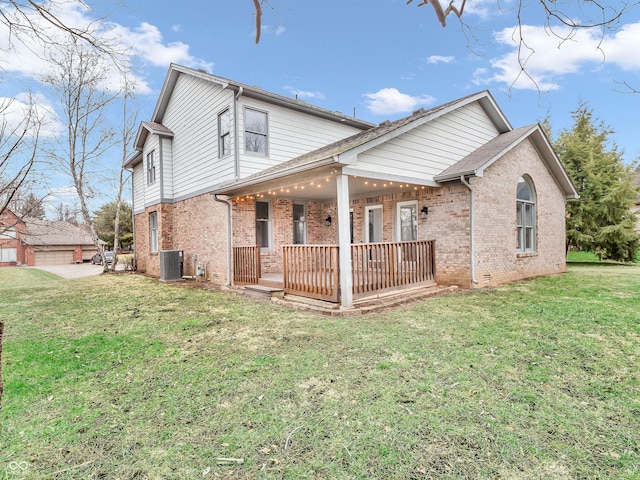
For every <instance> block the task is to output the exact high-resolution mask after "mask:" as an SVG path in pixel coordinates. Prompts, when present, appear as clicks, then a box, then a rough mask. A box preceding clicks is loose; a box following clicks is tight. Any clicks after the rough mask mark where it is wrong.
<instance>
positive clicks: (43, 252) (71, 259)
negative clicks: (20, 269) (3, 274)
mask: <svg viewBox="0 0 640 480" xmlns="http://www.w3.org/2000/svg"><path fill="white" fill-rule="evenodd" d="M97 251H98V250H97V248H96V247H95V245H94V243H93V240H92V238H91V235H90V234H89V232H87V231H86V230H85V229H83V228H81V227H78V226H76V225H73V224H71V223H68V222H59V221H49V220H39V219H35V218H26V219H21V218H19V217H18V216H16V215H15V214H13V212H10V211H8V210H5V212H4V213H3V215H2V217H1V218H0V266H3V267H5V266H13V265H29V266H44V265H64V264H70V263H82V262H83V261H88V260H89V259H90V258H91V257H92V256H93V255H94V254H95V253H96V252H97Z"/></svg>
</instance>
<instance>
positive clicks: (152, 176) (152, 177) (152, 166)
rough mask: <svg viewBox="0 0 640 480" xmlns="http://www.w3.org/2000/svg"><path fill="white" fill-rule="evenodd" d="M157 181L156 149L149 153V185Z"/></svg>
mask: <svg viewBox="0 0 640 480" xmlns="http://www.w3.org/2000/svg"><path fill="white" fill-rule="evenodd" d="M154 183H156V160H155V150H151V151H150V152H149V153H147V185H152V184H154Z"/></svg>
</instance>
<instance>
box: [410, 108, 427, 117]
mask: <svg viewBox="0 0 640 480" xmlns="http://www.w3.org/2000/svg"><path fill="white" fill-rule="evenodd" d="M424 112H426V110H425V109H424V108H419V109H418V110H414V111H413V114H414V115H419V114H421V113H424Z"/></svg>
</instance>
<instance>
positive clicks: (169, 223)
mask: <svg viewBox="0 0 640 480" xmlns="http://www.w3.org/2000/svg"><path fill="white" fill-rule="evenodd" d="M523 175H528V176H529V177H530V178H531V180H532V181H533V184H534V186H535V189H536V197H537V203H536V214H537V248H536V252H534V253H528V254H518V252H517V248H516V245H517V238H516V186H517V183H518V180H519V178H520V177H521V176H523ZM472 185H473V188H474V208H475V217H474V221H475V226H474V230H475V247H474V248H475V252H474V262H475V264H474V267H475V278H476V280H477V281H478V283H477V284H475V285H473V284H472V282H471V268H470V244H469V239H470V229H471V226H470V205H469V202H470V192H469V189H468V188H467V187H466V186H465V185H462V184H461V183H460V182H453V183H451V184H449V185H445V186H442V187H422V188H419V189H414V190H410V191H406V192H401V193H396V194H390V195H380V196H372V197H370V198H361V199H355V200H352V201H351V202H350V208H351V209H352V211H353V219H354V220H353V224H354V242H355V243H362V242H363V239H364V235H363V228H364V214H365V207H366V206H373V205H382V207H383V214H382V215H383V241H385V242H392V241H395V237H394V229H395V217H396V212H397V204H398V202H405V201H410V200H416V201H417V204H418V239H420V240H435V245H436V247H435V252H436V253H435V255H436V282H437V283H438V284H441V285H458V286H460V287H462V288H470V287H493V286H496V285H501V284H504V283H509V282H513V281H517V280H521V279H525V278H531V277H535V276H539V275H550V274H556V273H560V272H564V271H565V270H566V262H565V215H564V213H565V208H564V207H565V198H564V196H563V195H562V192H561V191H560V190H559V188H558V186H557V185H556V183H555V181H554V180H553V178H552V177H551V175H550V174H549V172H548V170H547V169H546V167H545V166H544V164H543V163H542V161H541V160H540V158H539V156H538V153H537V151H536V150H535V148H534V147H533V145H531V143H530V142H529V141H525V142H523V143H522V144H520V145H519V146H517V147H516V148H514V149H513V150H512V151H511V152H509V153H508V154H506V155H505V157H504V158H502V159H500V160H498V161H497V162H495V163H494V164H493V165H492V166H490V167H489V168H487V169H486V170H485V172H484V176H483V177H478V178H473V179H472ZM259 200H260V201H267V200H268V201H269V202H270V204H271V228H272V241H273V245H272V249H269V250H265V251H263V252H262V254H261V261H262V271H263V272H264V273H270V272H281V271H282V253H281V252H282V246H283V245H288V244H292V243H293V203H294V201H293V200H291V199H286V198H279V197H272V198H259ZM255 202H256V198H255V197H251V196H250V197H244V198H242V199H233V200H232V202H231V203H232V236H233V240H232V243H233V246H249V245H255V244H256V237H255ZM305 205H306V224H307V225H306V226H307V243H308V244H337V243H338V239H337V214H336V203H335V202H328V203H320V202H311V201H310V202H305ZM423 206H427V207H428V208H429V214H428V218H427V219H421V218H420V213H419V212H420V210H421V208H422V207H423ZM153 211H157V212H158V240H159V249H160V250H183V251H184V274H185V275H193V274H194V264H202V265H204V267H205V269H206V277H207V280H208V281H210V282H213V283H216V284H224V283H226V282H228V280H229V279H228V278H227V233H226V232H227V207H226V205H224V204H222V203H220V202H216V201H215V199H214V197H213V196H212V195H209V194H207V195H201V196H198V197H195V198H192V199H189V200H185V201H182V202H178V203H175V204H161V205H156V206H153V207H148V208H146V209H145V212H144V213H143V214H138V215H136V217H135V222H136V224H135V228H136V252H137V253H136V255H137V256H136V258H137V262H138V269H139V270H141V271H143V272H147V273H149V274H151V275H154V276H160V264H159V256H158V253H148V252H149V213H151V212H153ZM327 216H331V218H332V225H331V226H326V225H325V218H326V217H327ZM194 255H197V261H194Z"/></svg>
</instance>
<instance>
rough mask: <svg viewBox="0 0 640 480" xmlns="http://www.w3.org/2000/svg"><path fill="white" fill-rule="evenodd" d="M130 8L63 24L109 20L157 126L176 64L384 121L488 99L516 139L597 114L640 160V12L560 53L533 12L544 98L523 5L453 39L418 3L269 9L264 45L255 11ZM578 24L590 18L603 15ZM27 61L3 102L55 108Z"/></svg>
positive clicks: (497, 8) (288, 0)
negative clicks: (574, 115)
mask: <svg viewBox="0 0 640 480" xmlns="http://www.w3.org/2000/svg"><path fill="white" fill-rule="evenodd" d="M125 3H126V6H120V5H118V4H117V2H115V1H114V2H113V3H109V2H107V3H105V2H102V3H100V5H101V7H99V8H100V9H101V10H100V11H98V10H96V9H95V8H93V9H92V8H88V9H82V8H78V7H74V6H73V5H74V2H69V3H68V4H67V5H66V7H65V11H64V16H65V18H68V19H69V21H71V22H77V23H78V24H81V23H82V22H86V21H90V20H92V19H95V18H97V17H100V16H102V15H103V14H104V13H108V14H109V17H108V21H109V23H108V31H109V32H110V34H113V35H114V36H116V37H117V38H119V39H120V41H121V42H122V44H123V45H126V46H127V47H130V48H133V49H134V50H135V51H136V53H137V54H138V58H137V65H138V66H139V69H138V70H137V75H138V87H139V92H140V95H139V102H140V120H147V119H149V118H150V115H151V113H152V111H153V107H154V106H155V102H156V100H157V95H158V92H159V90H160V88H161V86H162V83H163V81H164V78H165V75H166V72H167V68H168V66H169V64H170V63H171V62H174V63H178V64H181V65H186V66H189V67H194V68H202V69H205V70H207V71H208V72H210V73H213V74H215V75H220V76H223V77H227V78H231V79H233V80H236V81H239V82H243V83H246V84H251V85H256V86H259V87H261V88H264V89H266V90H269V91H272V92H275V93H279V94H281V95H287V96H291V97H294V96H295V95H298V97H299V98H300V99H302V100H306V101H308V102H310V103H313V104H316V105H319V106H321V107H324V108H327V109H330V110H337V111H340V112H342V113H345V114H349V115H353V114H354V112H355V114H356V116H358V117H360V118H363V119H365V120H369V121H371V122H375V123H377V122H381V121H383V120H386V119H395V118H399V117H402V116H404V115H407V114H409V113H411V111H412V110H415V109H417V108H420V107H425V108H428V107H430V106H435V105H438V104H440V103H444V102H447V101H450V100H453V99H455V98H459V97H461V96H464V95H468V94H470V93H473V92H477V91H480V90H484V89H489V90H490V91H491V92H492V94H493V95H494V97H495V98H496V100H497V102H498V104H499V105H500V107H501V108H502V109H503V111H504V113H505V114H506V116H507V118H509V120H510V121H511V123H512V125H513V126H514V127H519V126H522V125H527V124H531V123H535V122H537V121H539V120H542V119H543V118H545V116H547V115H549V116H550V119H551V124H552V127H553V128H554V131H555V132H556V133H557V132H558V131H559V130H561V129H563V128H569V127H570V126H571V124H572V120H571V111H573V110H575V109H576V107H577V106H578V105H579V103H580V102H588V105H589V106H590V107H591V108H592V109H593V111H594V114H595V115H596V116H597V117H599V118H600V119H601V120H602V121H603V122H604V123H605V124H607V125H608V126H610V127H611V129H613V130H614V131H615V132H616V133H615V134H614V135H613V136H612V139H613V140H614V141H615V142H616V143H617V144H618V146H619V147H620V148H622V149H624V151H625V159H626V160H627V161H628V162H631V161H633V160H635V159H636V158H638V157H639V156H640V135H638V125H639V124H640V122H638V114H637V112H638V111H639V107H640V94H628V93H620V92H621V91H624V90H625V87H624V86H623V85H621V84H620V83H618V82H627V83H628V84H630V85H632V86H634V87H635V88H636V89H638V90H640V55H639V54H638V53H637V52H639V51H640V9H635V10H631V11H630V12H629V13H627V14H626V15H625V16H624V17H622V20H621V22H620V23H619V24H618V25H617V29H616V30H614V31H604V32H603V31H602V30H593V31H587V30H583V31H578V32H575V33H574V34H573V35H572V38H571V39H570V40H568V41H565V42H562V41H561V40H560V38H561V37H564V36H566V31H565V30H563V29H562V28H561V27H556V28H554V29H553V30H550V29H548V28H546V29H545V25H544V16H543V15H542V11H541V7H540V6H539V3H538V2H531V3H530V4H527V6H526V7H525V8H524V10H523V11H522V13H521V17H522V19H523V24H524V27H523V29H522V34H523V36H524V41H525V42H526V44H527V45H528V46H529V47H531V50H527V49H525V50H524V52H525V55H528V53H529V52H532V55H531V56H530V57H529V58H528V62H527V72H528V73H529V74H530V75H531V77H533V78H534V79H535V81H536V83H537V87H536V85H535V84H534V83H533V82H532V81H531V79H530V78H528V77H526V76H523V75H522V74H520V76H518V74H519V73H520V66H519V64H518V61H517V52H518V42H517V41H514V40H513V39H514V38H517V36H518V35H519V33H520V32H519V31H518V30H517V29H515V27H516V14H517V11H516V8H517V6H518V5H517V4H516V3H511V2H510V1H508V0H507V1H504V0H500V1H499V2H498V1H496V0H469V3H467V5H466V6H465V12H464V15H463V20H464V22H465V26H464V27H463V26H462V25H461V23H460V21H458V20H457V19H456V18H455V16H450V17H449V18H448V26H447V27H446V28H443V27H442V26H441V25H440V23H439V22H438V21H437V19H436V17H435V15H434V12H433V10H432V8H431V6H429V5H425V6H422V7H418V6H417V4H418V3H419V0H414V2H413V3H412V4H410V5H406V1H405V0H374V1H372V0H325V1H323V2H317V1H314V2H311V1H306V2H305V1H301V0H270V5H267V4H265V5H264V17H263V29H262V38H261V41H260V43H259V44H258V45H256V44H255V42H254V37H255V18H254V11H253V2H252V0H231V1H220V0H218V1H211V0H207V1H205V0H199V1H197V0H191V1H189V0H186V1H183V2H178V3H176V2H175V1H171V2H170V1H168V0H154V1H150V0H128V1H126V2H125ZM555 5H558V6H560V5H561V2H558V1H557V2H556V3H555ZM271 7H272V8H271ZM569 13H570V14H571V15H572V16H573V17H574V18H581V19H585V18H587V17H588V16H593V13H594V12H591V13H589V12H587V11H584V10H574V11H570V12H569ZM18 53H19V52H13V53H12V54H10V55H7V54H6V53H3V58H2V59H1V61H2V64H3V65H5V69H6V72H8V75H5V82H4V83H3V84H1V85H0V88H2V91H1V92H0V96H6V97H9V96H18V97H19V95H20V94H21V89H24V88H25V86H26V85H29V86H30V88H31V89H32V91H34V92H36V93H37V94H39V95H40V96H41V97H39V98H41V101H42V102H43V104H44V105H49V106H51V105H54V103H53V100H51V99H48V98H47V92H46V91H45V90H44V89H41V88H39V87H38V84H37V82H36V83H34V81H36V79H37V73H39V72H41V71H42V69H43V68H45V67H43V66H42V64H41V63H40V62H39V61H38V60H37V59H36V58H32V59H30V58H29V54H28V53H27V52H26V51H25V52H23V53H21V54H20V55H18ZM8 80H9V81H8ZM53 109H54V110H55V107H53ZM106 161H110V160H109V159H106ZM111 161H114V162H117V161H119V159H118V157H117V155H115V156H114V159H113V160H111ZM60 182H61V183H64V181H63V180H60Z"/></svg>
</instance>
